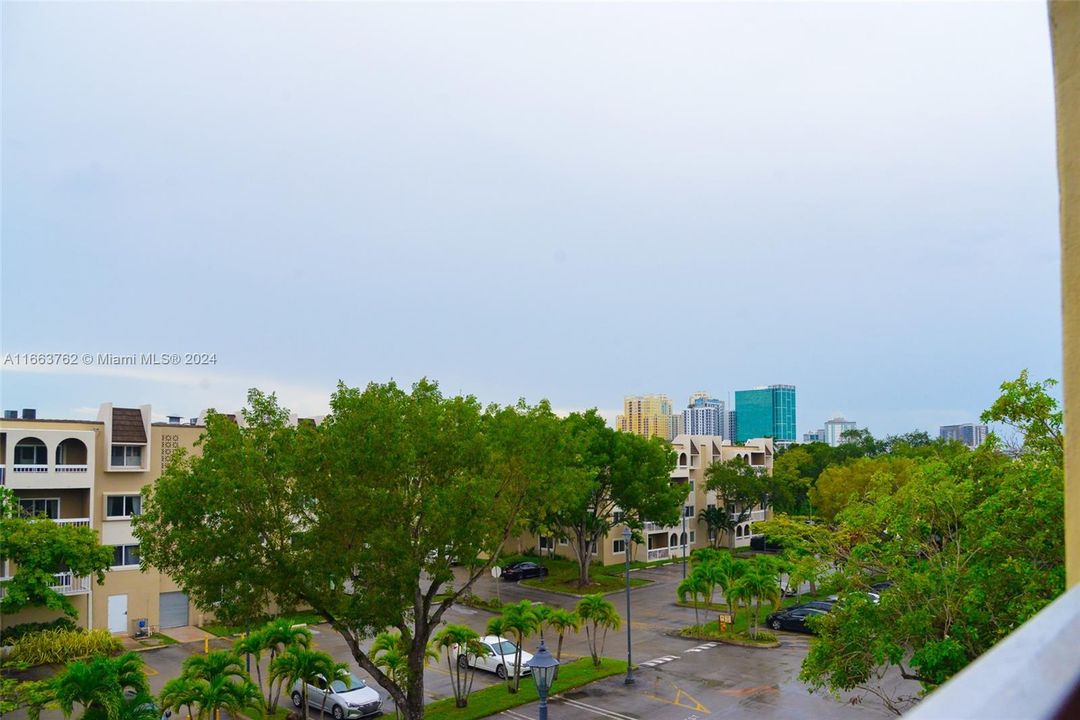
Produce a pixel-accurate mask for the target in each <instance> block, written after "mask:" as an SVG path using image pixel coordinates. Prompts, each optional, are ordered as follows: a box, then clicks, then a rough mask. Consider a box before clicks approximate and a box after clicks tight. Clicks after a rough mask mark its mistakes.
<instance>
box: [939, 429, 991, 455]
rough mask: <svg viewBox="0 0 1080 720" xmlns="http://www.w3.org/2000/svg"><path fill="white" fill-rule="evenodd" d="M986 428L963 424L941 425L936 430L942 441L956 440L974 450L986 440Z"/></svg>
mask: <svg viewBox="0 0 1080 720" xmlns="http://www.w3.org/2000/svg"><path fill="white" fill-rule="evenodd" d="M986 434H987V428H986V426H985V425H977V424H975V423H963V424H962V425H942V426H941V427H940V428H939V429H938V435H939V436H940V437H941V438H942V439H943V440H956V441H957V442H962V443H964V444H965V445H967V446H968V447H969V448H971V449H972V450H974V449H975V448H977V447H979V446H980V445H982V444H983V441H984V440H986Z"/></svg>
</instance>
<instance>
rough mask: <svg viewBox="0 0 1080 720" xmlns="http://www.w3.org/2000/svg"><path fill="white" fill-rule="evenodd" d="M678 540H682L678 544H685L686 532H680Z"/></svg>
mask: <svg viewBox="0 0 1080 720" xmlns="http://www.w3.org/2000/svg"><path fill="white" fill-rule="evenodd" d="M680 540H681V541H682V542H681V543H680V544H682V545H685V544H686V533H683V534H682V535H681V536H680Z"/></svg>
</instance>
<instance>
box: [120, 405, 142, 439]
mask: <svg viewBox="0 0 1080 720" xmlns="http://www.w3.org/2000/svg"><path fill="white" fill-rule="evenodd" d="M112 441H113V442H114V443H145V442H146V427H145V426H144V425H143V417H142V413H141V412H140V411H139V410H138V409H137V408H113V411H112Z"/></svg>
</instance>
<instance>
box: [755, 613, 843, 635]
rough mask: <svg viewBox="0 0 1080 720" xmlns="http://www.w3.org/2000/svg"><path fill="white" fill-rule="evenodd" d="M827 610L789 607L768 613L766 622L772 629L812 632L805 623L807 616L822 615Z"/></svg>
mask: <svg viewBox="0 0 1080 720" xmlns="http://www.w3.org/2000/svg"><path fill="white" fill-rule="evenodd" d="M827 612H829V611H828V610H827V609H822V608H816V607H796V608H789V609H787V610H781V611H780V612H774V613H773V614H772V615H770V616H769V617H768V618H767V619H766V622H767V623H768V624H769V627H771V628H772V629H773V630H791V631H793V632H804V633H808V632H813V630H811V629H810V628H809V627H807V625H806V620H807V619H808V618H812V617H817V616H820V615H824V614H825V613H827Z"/></svg>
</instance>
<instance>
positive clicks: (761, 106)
mask: <svg viewBox="0 0 1080 720" xmlns="http://www.w3.org/2000/svg"><path fill="white" fill-rule="evenodd" d="M2 41H3V50H2V52H3V58H2V60H3V78H2V79H3V118H2V120H3V127H2V136H3V137H2V152H3V156H2V163H3V167H2V170H3V207H2V211H3V217H2V231H3V245H2V281H3V287H2V298H0V299H2V322H3V326H2V334H0V340H2V345H3V347H2V351H3V353H25V352H56V353H61V352H64V353H77V354H80V355H81V354H83V353H91V354H94V355H97V354H98V353H119V354H123V353H140V352H155V351H156V352H159V353H163V352H177V353H186V352H210V353H216V365H214V366H211V367H208V368H206V367H204V368H196V367H187V368H180V369H165V368H151V367H134V368H130V367H129V368H120V369H116V368H113V369H107V368H100V367H86V366H80V367H77V368H71V367H68V368H63V369H59V368H52V369H51V371H48V372H41V371H37V372H25V371H23V370H20V369H19V368H17V367H14V366H13V365H12V364H10V363H9V364H7V365H5V367H4V368H3V371H4V372H3V376H2V382H3V385H2V405H3V407H4V408H5V409H8V408H22V407H35V408H38V411H39V417H41V416H46V417H73V416H74V417H80V416H86V415H87V414H89V415H91V416H92V415H93V414H94V413H95V412H96V407H97V405H98V403H100V402H104V401H111V402H114V403H116V404H118V405H138V404H143V403H152V404H153V405H154V412H155V414H156V415H158V416H163V415H166V414H180V415H184V416H194V415H197V414H198V413H199V411H200V410H202V409H203V408H205V407H206V406H216V407H217V408H218V409H223V410H224V409H230V410H231V409H235V408H237V407H239V406H240V405H241V404H242V402H243V397H244V390H245V388H247V387H249V386H251V385H258V386H259V387H261V388H263V389H266V390H276V391H278V393H279V395H280V396H281V397H282V398H283V400H284V402H285V403H286V404H287V405H289V406H290V407H292V408H293V409H294V410H296V411H299V412H301V413H305V414H307V413H320V412H323V411H324V410H325V406H326V400H327V398H328V395H329V393H330V391H331V390H332V389H333V387H334V386H335V384H336V382H337V381H338V379H342V380H344V381H345V382H347V383H349V384H353V385H363V384H366V383H367V382H369V381H372V380H378V381H383V380H387V379H390V378H395V379H397V380H398V381H401V382H405V383H409V382H412V381H414V380H415V379H417V378H419V377H421V376H423V375H427V376H429V377H431V378H434V379H437V380H438V381H439V382H440V383H441V384H442V386H443V388H444V390H446V391H448V392H453V393H456V392H459V391H462V392H468V393H473V394H476V395H477V396H479V397H480V398H481V399H483V400H485V401H497V402H510V401H513V400H515V399H516V398H517V397H519V396H524V397H526V398H527V399H529V400H536V399H539V398H542V397H546V398H549V399H550V400H551V402H552V403H553V405H555V406H556V407H557V408H562V409H576V408H586V407H592V406H597V407H599V408H601V409H602V410H604V411H605V413H606V414H607V415H608V416H609V417H613V415H614V413H615V412H617V410H618V408H620V407H621V402H622V397H623V395H626V394H638V393H648V392H662V393H667V394H668V395H670V396H671V397H672V398H673V399H674V400H675V401H676V402H677V403H678V404H680V405H681V404H683V403H685V401H686V396H687V395H688V394H689V393H690V392H692V391H695V390H707V391H709V392H711V393H714V394H715V395H717V396H719V397H721V398H724V397H726V396H727V394H728V393H729V392H733V391H735V390H737V389H742V388H748V387H753V386H756V385H763V384H770V383H789V384H794V385H796V386H797V388H798V429H799V432H800V434H801V433H802V432H804V431H806V430H809V429H812V428H817V427H820V426H821V423H822V421H824V420H825V419H827V418H828V417H831V416H832V415H833V414H835V413H838V412H839V413H843V414H845V415H846V416H847V417H848V418H849V419H854V420H856V421H857V422H859V424H860V425H861V426H869V428H870V429H871V430H872V431H873V432H875V434H884V433H891V432H901V431H906V430H909V429H911V428H914V427H920V428H925V429H931V430H934V431H936V427H937V425H939V424H941V423H951V422H963V421H970V420H974V419H975V418H976V417H977V415H978V413H979V412H980V411H981V410H982V409H984V408H985V407H987V406H988V405H989V404H990V402H991V401H992V400H993V398H994V397H995V396H996V389H997V386H998V385H999V384H1000V383H1001V381H1002V380H1004V379H1006V378H1010V377H1015V376H1016V375H1017V373H1018V372H1019V371H1020V370H1021V369H1022V368H1025V367H1027V368H1030V369H1031V372H1032V374H1033V375H1035V376H1037V377H1059V376H1060V373H1061V354H1060V347H1061V328H1060V322H1061V315H1060V297H1059V295H1060V292H1059V278H1058V271H1059V269H1058V262H1059V251H1058V237H1057V194H1056V193H1057V189H1056V175H1055V156H1054V125H1053V122H1054V115H1053V109H1054V108H1053V87H1052V82H1051V66H1050V49H1049V39H1048V29H1047V20H1046V8H1045V4H1044V3H1042V2H1032V3H1014V4H1004V3H995V4H990V3H986V4H979V3H964V4H941V3H895V4H848V3H845V4H819V3H801V4H794V3H787V4H765V3H753V4H699V3H695V4H680V5H675V4H671V3H663V4H609V3H600V4H531V3H530V4H524V3H502V4H479V3H473V4H436V5H423V4H396V5H389V4H299V3H291V4H285V3H279V4H272V5H254V4H193V3H188V4H151V3H137V4H136V3H127V4H103V3H91V4H78V5H61V4H40V3H34V4H30V3H18V4H15V3H5V4H4V5H3V37H2Z"/></svg>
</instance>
